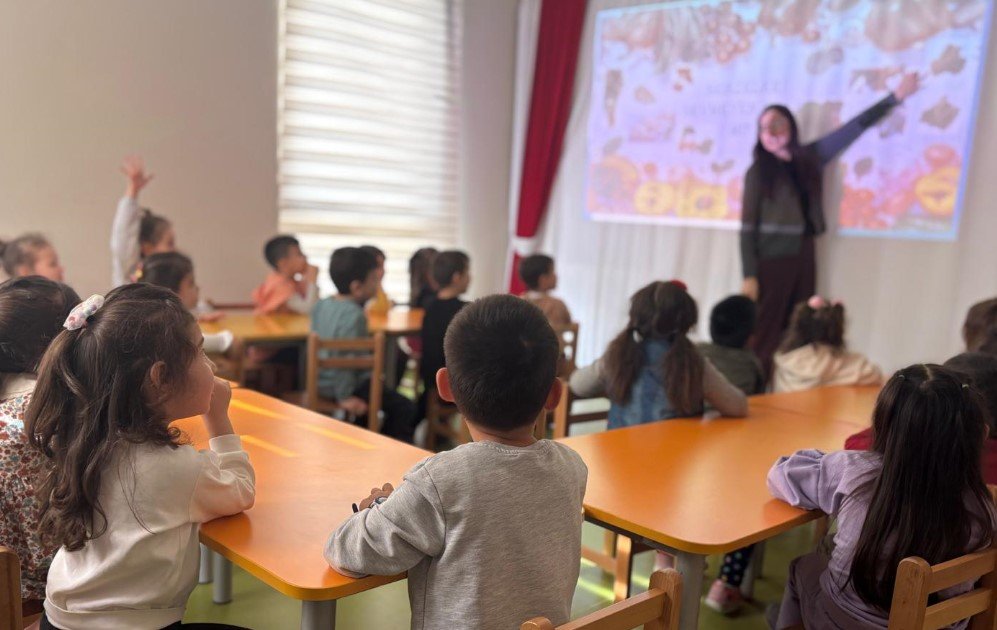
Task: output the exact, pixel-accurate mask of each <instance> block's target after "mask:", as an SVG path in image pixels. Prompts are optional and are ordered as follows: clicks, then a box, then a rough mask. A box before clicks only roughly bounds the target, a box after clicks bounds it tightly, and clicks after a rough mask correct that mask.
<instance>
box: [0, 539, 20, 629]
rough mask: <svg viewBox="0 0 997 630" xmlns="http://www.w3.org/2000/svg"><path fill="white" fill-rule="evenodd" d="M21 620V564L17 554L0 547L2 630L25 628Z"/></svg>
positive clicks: (0, 616)
mask: <svg viewBox="0 0 997 630" xmlns="http://www.w3.org/2000/svg"><path fill="white" fill-rule="evenodd" d="M23 625H24V624H23V620H22V618H21V563H20V562H19V561H18V560H17V554H16V553H14V552H13V550H11V549H8V548H6V547H0V628H15V629H16V630H20V629H21V627H22V626H23Z"/></svg>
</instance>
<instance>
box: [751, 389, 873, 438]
mask: <svg viewBox="0 0 997 630" xmlns="http://www.w3.org/2000/svg"><path fill="white" fill-rule="evenodd" d="M879 390H880V387H879V386H874V387H820V388H818V389H810V390H807V391H803V392H790V393H785V394H766V395H764V396H753V397H751V398H749V399H748V401H749V406H750V408H751V410H752V412H761V411H763V410H767V409H781V410H783V411H792V412H793V413H799V414H804V415H813V416H823V417H826V418H830V419H833V420H840V421H842V422H849V423H851V424H854V425H855V426H856V427H857V428H856V430H859V429H864V428H866V427H868V426H869V425H871V424H872V410H873V407H874V406H875V405H876V397H877V396H878V395H879ZM839 448H840V447H839Z"/></svg>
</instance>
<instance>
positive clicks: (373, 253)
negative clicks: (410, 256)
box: [360, 245, 387, 260]
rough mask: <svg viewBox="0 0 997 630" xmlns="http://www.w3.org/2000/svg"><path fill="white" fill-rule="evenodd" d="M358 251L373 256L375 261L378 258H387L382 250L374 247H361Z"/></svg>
mask: <svg viewBox="0 0 997 630" xmlns="http://www.w3.org/2000/svg"><path fill="white" fill-rule="evenodd" d="M360 249H362V250H364V251H365V252H367V253H368V254H370V255H371V256H373V257H374V260H377V259H378V258H380V259H381V260H385V259H387V256H385V255H384V250H382V249H381V248H380V247H377V246H376V245H361V246H360Z"/></svg>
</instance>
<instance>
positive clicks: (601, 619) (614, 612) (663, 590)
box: [519, 569, 682, 630]
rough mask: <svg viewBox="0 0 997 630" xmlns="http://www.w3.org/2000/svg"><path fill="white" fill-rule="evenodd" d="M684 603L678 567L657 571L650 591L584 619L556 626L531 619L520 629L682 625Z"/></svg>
mask: <svg viewBox="0 0 997 630" xmlns="http://www.w3.org/2000/svg"><path fill="white" fill-rule="evenodd" d="M681 603H682V576H681V575H680V574H679V572H678V571H676V570H675V569H666V570H664V571H655V572H654V573H653V574H652V575H651V586H650V588H649V589H648V590H647V592H646V593H641V594H640V595H636V596H634V597H631V598H630V599H628V600H626V601H622V602H619V603H617V604H613V605H612V606H610V607H608V608H604V609H602V610H599V611H596V612H594V613H592V614H590V615H586V616H584V617H582V618H581V619H576V620H575V621H570V622H568V623H566V624H563V625H560V626H556V627H555V626H554V624H552V623H551V622H550V621H549V620H547V619H545V618H543V617H538V618H536V619H530V620H529V621H527V622H526V623H524V624H523V625H521V626H520V627H519V628H520V630H630V628H636V627H638V626H640V625H641V624H643V626H644V628H645V630H674V629H675V628H678V624H679V613H680V612H681V611H680V605H681Z"/></svg>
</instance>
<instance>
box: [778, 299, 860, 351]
mask: <svg viewBox="0 0 997 630" xmlns="http://www.w3.org/2000/svg"><path fill="white" fill-rule="evenodd" d="M808 301H809V300H808ZM808 301H804V302H800V303H799V304H797V305H796V308H794V309H793V314H792V316H791V317H790V318H789V327H788V328H787V329H786V334H785V336H784V337H783V339H782V343H781V344H780V345H779V352H791V351H793V350H796V349H797V348H802V347H803V346H807V345H810V344H812V343H815V344H816V343H820V344H826V345H829V346H831V347H832V348H834V349H835V350H844V348H845V307H844V305H843V304H841V303H839V302H835V303H834V304H826V303H825V304H822V305H821V306H819V307H818V308H813V307H811V306H810V305H809V304H808V303H807V302H808Z"/></svg>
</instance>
